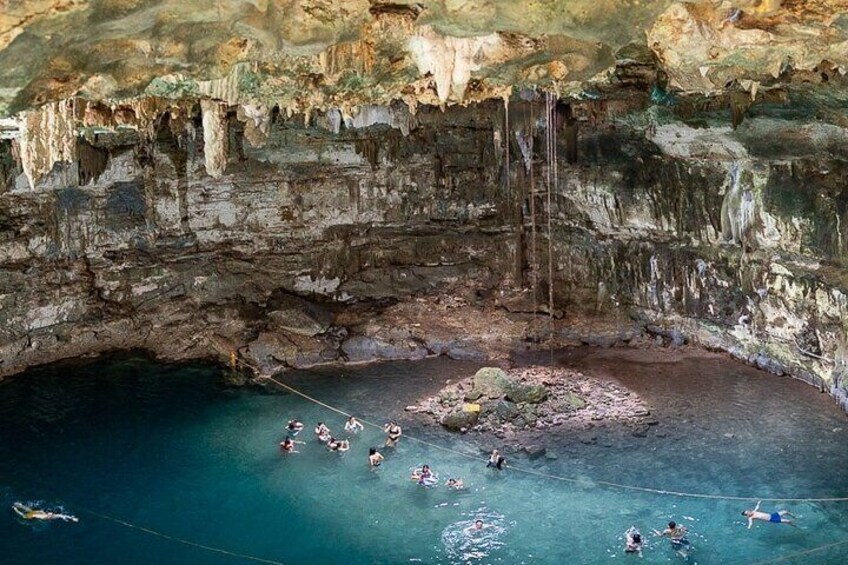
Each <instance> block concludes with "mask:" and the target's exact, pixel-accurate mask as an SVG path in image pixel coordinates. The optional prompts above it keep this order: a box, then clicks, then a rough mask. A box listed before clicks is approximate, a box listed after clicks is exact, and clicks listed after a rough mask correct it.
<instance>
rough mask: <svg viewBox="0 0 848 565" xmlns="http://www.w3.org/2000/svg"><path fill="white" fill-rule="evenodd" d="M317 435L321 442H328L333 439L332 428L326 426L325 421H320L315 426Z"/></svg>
mask: <svg viewBox="0 0 848 565" xmlns="http://www.w3.org/2000/svg"><path fill="white" fill-rule="evenodd" d="M315 436H316V437H317V438H318V441H320V442H321V443H327V442H328V441H330V440H331V439H332V436H331V435H330V428H328V427H327V426H325V425H324V422H318V425H317V426H315Z"/></svg>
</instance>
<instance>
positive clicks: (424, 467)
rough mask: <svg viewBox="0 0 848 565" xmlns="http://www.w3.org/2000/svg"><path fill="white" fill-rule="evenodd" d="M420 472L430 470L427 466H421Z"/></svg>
mask: <svg viewBox="0 0 848 565" xmlns="http://www.w3.org/2000/svg"><path fill="white" fill-rule="evenodd" d="M421 470H422V471H429V470H430V466H429V465H423V466H422V467H421Z"/></svg>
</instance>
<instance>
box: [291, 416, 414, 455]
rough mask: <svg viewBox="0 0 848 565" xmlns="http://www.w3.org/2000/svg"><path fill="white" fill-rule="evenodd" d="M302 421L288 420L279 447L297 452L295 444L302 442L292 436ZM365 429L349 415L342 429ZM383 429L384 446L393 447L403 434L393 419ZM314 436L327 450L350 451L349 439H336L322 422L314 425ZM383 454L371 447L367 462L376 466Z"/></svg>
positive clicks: (358, 430)
mask: <svg viewBox="0 0 848 565" xmlns="http://www.w3.org/2000/svg"><path fill="white" fill-rule="evenodd" d="M303 427H304V426H303V422H301V421H299V420H289V421H288V424H286V434H287V435H286V439H284V440H283V441H281V442H280V449H282V450H283V451H284V452H286V453H297V450H296V449H295V446H296V444H301V445H302V444H303V443H304V442H302V441H297V440H295V439H294V438H295V437H297V434H299V433H300V432H301V431H303ZM363 429H365V426H363V425H362V423H361V422H360V421H359V420H357V419H356V418H354V417H353V416H350V417H349V418H348V419H347V422H345V426H344V430H345V432H347V433H348V434H357V433H359V432H360V431H362V430H363ZM384 431H385V432H386V443H385V446H386V447H394V446H395V445H396V444H397V442H398V441H399V440H400V438H401V436H402V435H403V429H402V428H401V427H400V426H399V425H397V423H395V422H394V421H392V422H389V423H388V424H386V425H385V427H384ZM315 437H316V438H317V439H318V441H320V442H321V443H323V444H324V445H326V446H327V450H328V451H337V452H340V453H341V452H345V451H350V440H349V439H336V438H335V437H334V436H333V434H332V432H331V431H330V428H329V427H327V425H326V424H324V422H318V425H317V426H315ZM383 459H384V457H383V455H382V454H381V453H379V452H378V451H377V449H376V448H374V447H372V448H371V449H370V450H369V453H368V463H369V465H371V466H372V467H377V466H379V465H380V463H382V462H383Z"/></svg>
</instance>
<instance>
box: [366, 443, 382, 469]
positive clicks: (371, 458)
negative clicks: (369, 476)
mask: <svg viewBox="0 0 848 565" xmlns="http://www.w3.org/2000/svg"><path fill="white" fill-rule="evenodd" d="M383 459H385V457H383V454H382V453H380V452H379V451H377V448H376V447H371V448H369V449H368V464H369V465H371V466H372V467H379V466H380V463H382V462H383Z"/></svg>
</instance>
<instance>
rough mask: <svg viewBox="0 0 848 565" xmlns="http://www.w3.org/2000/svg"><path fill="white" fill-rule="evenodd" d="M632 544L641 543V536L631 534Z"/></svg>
mask: <svg viewBox="0 0 848 565" xmlns="http://www.w3.org/2000/svg"><path fill="white" fill-rule="evenodd" d="M633 543H642V535H641V534H633Z"/></svg>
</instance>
